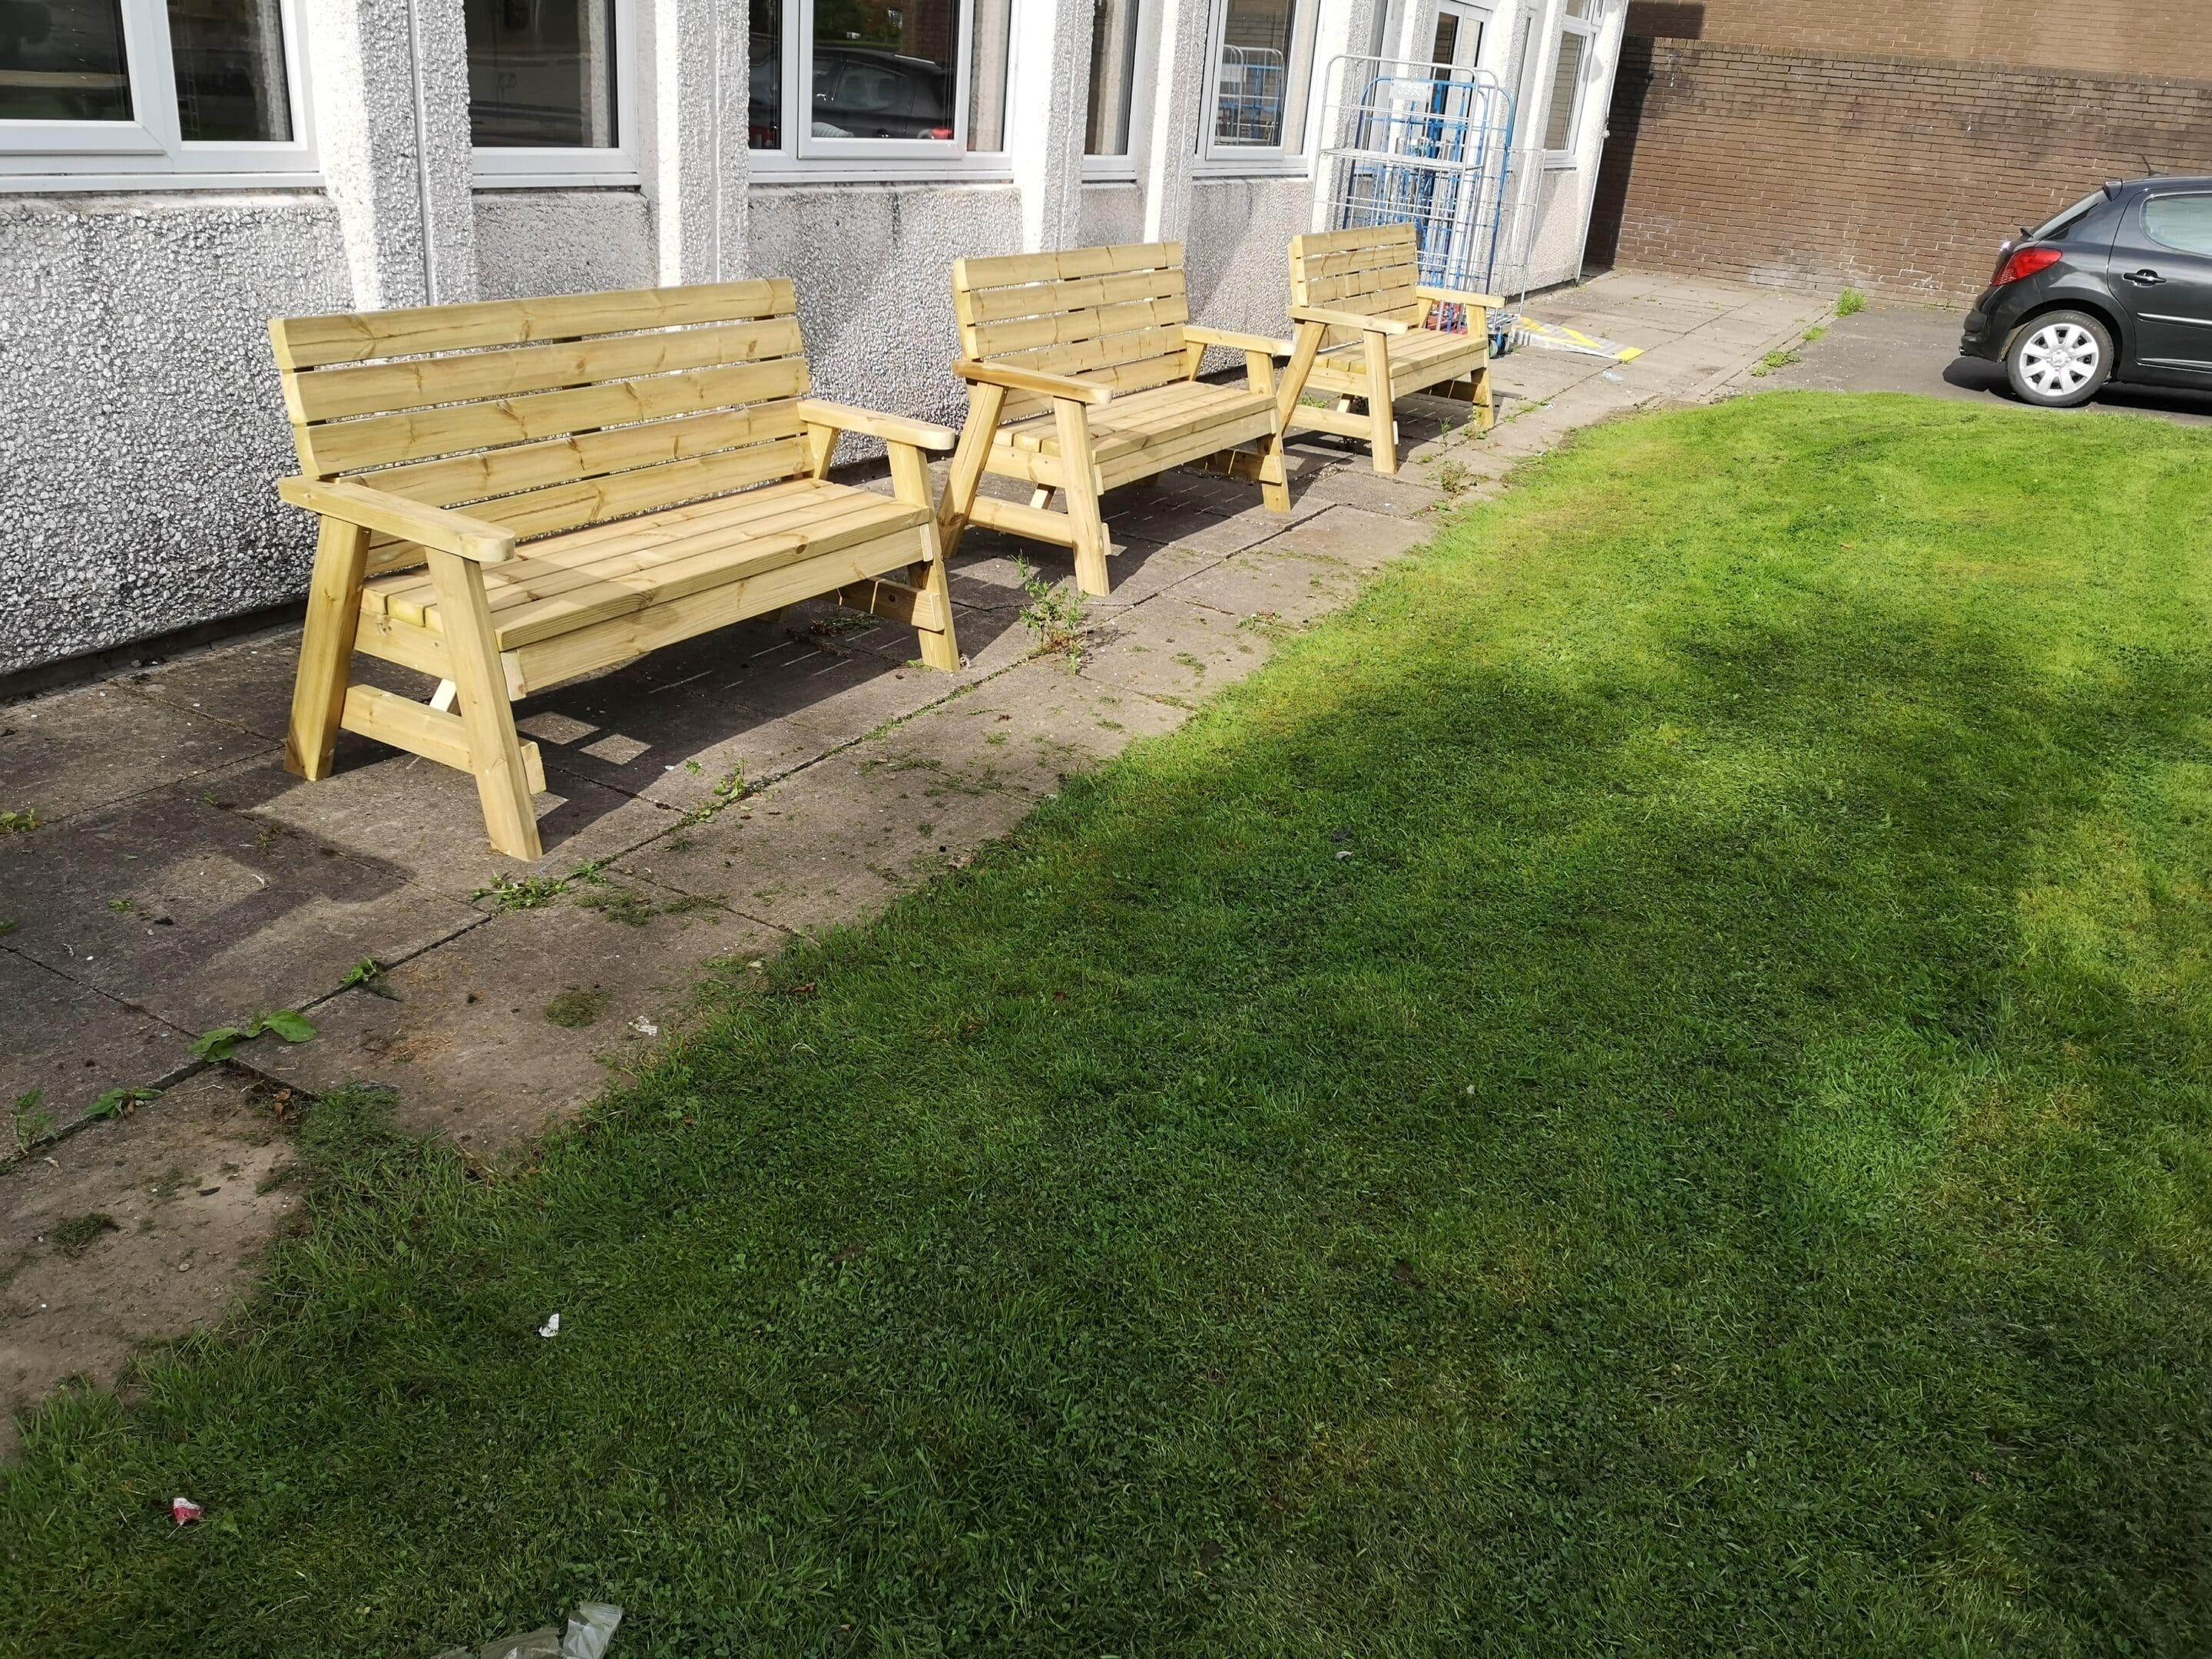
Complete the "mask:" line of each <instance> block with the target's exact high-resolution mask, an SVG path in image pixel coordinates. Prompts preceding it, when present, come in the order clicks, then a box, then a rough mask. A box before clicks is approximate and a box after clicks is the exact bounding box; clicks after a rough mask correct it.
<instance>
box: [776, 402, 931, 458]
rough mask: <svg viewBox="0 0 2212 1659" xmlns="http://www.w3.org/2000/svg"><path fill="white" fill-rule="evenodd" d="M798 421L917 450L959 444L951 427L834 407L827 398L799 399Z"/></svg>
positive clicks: (868, 410) (877, 411) (846, 406)
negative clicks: (862, 434) (859, 434)
mask: <svg viewBox="0 0 2212 1659" xmlns="http://www.w3.org/2000/svg"><path fill="white" fill-rule="evenodd" d="M799 419H800V420H802V421H805V422H807V423H808V424H809V425H811V426H827V427H834V428H836V429H837V430H838V431H840V432H864V433H866V435H868V436H869V437H871V438H880V439H882V440H883V441H884V442H885V443H887V444H912V445H913V446H914V447H915V448H917V449H950V448H951V447H952V446H953V445H954V444H955V443H957V442H958V441H959V440H958V438H957V436H956V435H954V433H953V432H952V431H951V428H947V427H941V426H939V425H938V424H937V423H936V422H933V421H916V420H910V419H908V417H907V416H904V415H885V414H884V413H882V412H880V411H879V410H872V409H855V408H854V406H853V405H852V404H833V403H831V402H830V401H829V399H828V398H800V399H799Z"/></svg>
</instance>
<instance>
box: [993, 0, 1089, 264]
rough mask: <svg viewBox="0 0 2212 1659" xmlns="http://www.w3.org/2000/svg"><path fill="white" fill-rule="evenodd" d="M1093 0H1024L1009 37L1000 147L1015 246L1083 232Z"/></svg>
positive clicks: (1026, 247) (1034, 246)
mask: <svg viewBox="0 0 2212 1659" xmlns="http://www.w3.org/2000/svg"><path fill="white" fill-rule="evenodd" d="M1092 10H1093V4H1092V0H1028V3H1026V4H1024V6H1023V7H1022V9H1021V10H1020V13H1019V16H1020V29H1019V32H1018V33H1017V34H1016V36H1015V37H1014V52H1015V63H1014V70H1013V74H1012V77H1011V82H1010V91H1011V94H1012V95H1011V97H1010V98H1009V100H1008V104H1009V107H1008V109H1007V111H1006V150H1007V153H1008V154H1009V155H1012V157H1013V162H1014V182H1015V184H1016V185H1018V186H1019V188H1020V190H1021V193H1022V248H1023V251H1024V252H1037V251H1039V250H1041V249H1045V248H1063V247H1074V246H1078V245H1079V243H1080V242H1081V241H1082V240H1083V141H1084V121H1085V113H1086V112H1087V110H1088V109H1089V106H1090V93H1091V13H1092Z"/></svg>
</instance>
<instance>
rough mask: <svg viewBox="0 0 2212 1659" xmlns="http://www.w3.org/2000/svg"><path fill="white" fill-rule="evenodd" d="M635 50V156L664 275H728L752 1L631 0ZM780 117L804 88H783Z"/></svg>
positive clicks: (738, 257)
mask: <svg viewBox="0 0 2212 1659" xmlns="http://www.w3.org/2000/svg"><path fill="white" fill-rule="evenodd" d="M637 9H638V14H639V21H640V24H641V29H642V30H643V31H644V32H645V33H648V34H649V35H650V37H651V39H650V40H649V41H648V42H644V43H641V46H643V50H642V51H641V53H640V57H641V61H646V62H649V63H651V64H652V65H653V84H652V94H651V97H650V99H649V100H641V103H645V104H647V106H648V112H647V118H646V120H645V122H644V124H643V125H644V127H645V131H643V132H642V133H641V134H640V149H639V158H638V165H639V170H640V173H641V175H642V177H643V179H644V185H645V193H646V196H647V199H649V200H650V201H651V203H652V204H653V223H654V232H655V235H656V238H657V241H658V245H659V276H660V281H661V282H662V283H664V284H671V285H672V284H676V283H720V282H729V281H732V280H733V279H735V278H737V277H740V276H744V275H745V273H746V270H747V266H748V263H749V261H748V256H747V250H746V240H747V237H748V234H749V226H748V222H747V216H746V200H747V189H748V186H749V185H750V180H751V170H752V169H751V159H752V158H751V155H750V150H749V149H748V148H747V134H748V131H749V126H748V122H747V118H746V115H747V111H748V109H749V108H750V89H749V86H750V83H749V76H750V72H751V70H750V34H751V15H750V14H751V8H750V5H749V4H748V3H747V0H724V3H719V4H718V3H715V0H638V7H637ZM784 101H785V104H786V106H787V108H786V111H785V118H786V119H787V120H799V119H803V118H805V112H806V110H807V108H808V102H809V100H808V99H807V97H806V95H805V92H804V90H803V89H793V88H785V96H784Z"/></svg>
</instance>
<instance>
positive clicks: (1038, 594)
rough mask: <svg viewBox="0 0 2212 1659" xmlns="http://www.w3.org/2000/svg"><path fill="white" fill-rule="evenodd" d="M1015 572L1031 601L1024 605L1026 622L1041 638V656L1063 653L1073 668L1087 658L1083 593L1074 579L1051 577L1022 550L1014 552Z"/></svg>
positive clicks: (1036, 635) (1037, 636)
mask: <svg viewBox="0 0 2212 1659" xmlns="http://www.w3.org/2000/svg"><path fill="white" fill-rule="evenodd" d="M1014 574H1015V576H1016V578H1017V579H1018V580H1019V581H1020V582H1021V585H1022V592H1024V593H1026V594H1028V595H1029V600H1030V602H1029V603H1028V604H1027V605H1024V606H1023V607H1022V626H1023V627H1024V628H1026V629H1029V630H1030V636H1031V637H1032V638H1034V639H1035V640H1036V642H1037V654H1038V655H1039V656H1045V655H1049V654H1051V653H1055V652H1057V653H1062V654H1064V655H1065V656H1066V658H1067V661H1068V665H1069V666H1070V667H1071V668H1073V667H1079V666H1080V665H1082V662H1083V595H1082V593H1081V592H1079V591H1078V590H1077V588H1076V586H1075V584H1074V583H1073V581H1070V582H1067V583H1066V584H1061V583H1058V582H1053V581H1048V580H1046V579H1045V578H1044V577H1043V576H1042V575H1040V574H1038V573H1037V568H1036V566H1035V565H1033V564H1031V563H1030V562H1029V561H1028V560H1027V559H1026V558H1024V557H1023V556H1020V555H1019V554H1017V555H1015V556H1014Z"/></svg>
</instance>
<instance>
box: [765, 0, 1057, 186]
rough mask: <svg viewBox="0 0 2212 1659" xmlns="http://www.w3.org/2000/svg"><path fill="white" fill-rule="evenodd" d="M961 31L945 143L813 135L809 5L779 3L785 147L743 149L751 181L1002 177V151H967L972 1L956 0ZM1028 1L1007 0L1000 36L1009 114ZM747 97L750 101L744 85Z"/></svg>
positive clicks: (1005, 167) (1006, 173) (1007, 159)
mask: <svg viewBox="0 0 2212 1659" xmlns="http://www.w3.org/2000/svg"><path fill="white" fill-rule="evenodd" d="M1029 3H1030V0H1013V4H1012V7H1011V8H1010V9H1009V11H1010V15H1009V18H1008V22H1007V38H1006V100H1007V105H1008V108H1007V112H1006V116H1005V117H1003V118H1002V121H1004V122H1005V123H1006V124H1008V125H1010V124H1011V121H1012V102H1013V95H1014V82H1015V79H1016V77H1017V76H1018V75H1019V74H1020V72H1021V67H1022V64H1021V52H1022V14H1023V13H1024V11H1025V10H1026V9H1028V6H1029ZM957 4H958V5H959V8H960V29H959V33H958V36H957V43H956V44H955V46H953V49H952V50H953V64H954V66H955V70H956V77H957V78H956V80H955V82H954V87H955V91H954V94H953V100H952V137H950V138H817V137H815V136H814V122H813V110H814V73H813V54H814V0H784V4H783V40H782V42H781V47H782V60H781V77H782V78H781V88H782V94H781V96H782V109H781V125H782V129H783V131H782V138H783V143H781V146H779V147H778V148H777V149H752V150H748V151H747V157H748V163H749V166H750V170H751V173H752V177H753V178H754V179H759V180H763V181H764V182H767V183H769V184H776V183H804V184H857V183H896V182H899V181H902V180H906V179H1012V177H1013V176H1014V165H1013V158H1012V156H1011V155H1008V154H1007V153H1006V151H1005V150H1003V149H997V150H970V149H969V148H968V110H969V106H970V105H971V104H973V103H974V102H975V88H974V87H973V85H972V84H971V77H972V76H974V74H975V0H957ZM746 96H747V97H748V99H750V96H751V90H750V88H747V91H746Z"/></svg>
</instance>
